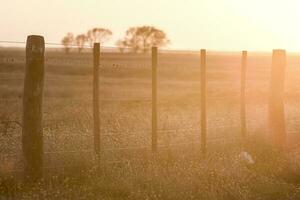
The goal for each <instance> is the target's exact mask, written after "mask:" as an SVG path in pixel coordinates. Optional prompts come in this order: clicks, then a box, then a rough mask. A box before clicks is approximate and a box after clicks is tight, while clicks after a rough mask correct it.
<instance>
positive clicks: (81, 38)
mask: <svg viewBox="0 0 300 200" xmlns="http://www.w3.org/2000/svg"><path fill="white" fill-rule="evenodd" d="M75 40H76V44H77V46H78V52H79V53H81V51H82V49H83V47H84V45H85V43H86V42H87V40H88V38H87V36H86V35H85V34H80V35H77V36H76V38H75Z"/></svg>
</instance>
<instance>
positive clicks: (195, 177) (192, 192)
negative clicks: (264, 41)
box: [1, 139, 300, 200]
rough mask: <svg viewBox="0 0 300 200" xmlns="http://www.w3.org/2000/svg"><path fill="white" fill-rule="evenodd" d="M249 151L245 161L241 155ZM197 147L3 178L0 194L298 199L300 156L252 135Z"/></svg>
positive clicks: (48, 197)
mask: <svg viewBox="0 0 300 200" xmlns="http://www.w3.org/2000/svg"><path fill="white" fill-rule="evenodd" d="M245 149H246V150H247V152H249V153H250V154H251V155H252V157H253V158H254V161H255V163H254V164H248V163H247V162H245V161H243V159H242V158H241V156H240V152H241V150H245ZM245 149H244V148H243V149H241V148H240V147H238V145H228V144H224V145H216V146H213V147H211V149H210V150H211V151H209V152H210V153H209V154H208V155H207V157H206V158H205V159H203V158H201V156H199V153H198V152H197V151H190V150H187V151H185V152H182V151H179V150H178V149H177V150H174V152H173V154H170V153H168V154H166V153H160V154H159V156H158V157H156V158H153V157H148V158H147V159H145V158H144V159H136V160H133V161H131V162H128V163H123V164H117V163H116V164H105V163H102V165H101V166H100V167H99V165H95V166H94V167H93V168H89V169H88V170H84V169H82V168H80V169H79V168H78V169H76V168H72V169H71V170H68V171H67V172H65V173H62V172H61V173H60V175H57V176H52V177H50V178H49V177H48V178H46V180H44V181H41V182H39V183H37V184H35V185H30V186H29V185H26V184H25V185H24V184H22V183H17V182H15V181H14V180H12V179H9V178H7V179H3V180H2V184H1V191H2V192H1V195H2V196H8V197H13V198H15V199H228V200H232V199H265V200H274V199H284V200H286V199H299V198H300V188H299V186H300V173H299V167H300V165H299V164H300V163H299V160H296V159H294V156H295V155H294V154H293V153H290V154H283V153H279V152H277V151H275V150H273V149H272V148H271V147H270V146H268V145H266V144H264V143H262V142H261V141H259V140H257V139H255V140H250V142H249V143H248V144H247V145H246V147H245Z"/></svg>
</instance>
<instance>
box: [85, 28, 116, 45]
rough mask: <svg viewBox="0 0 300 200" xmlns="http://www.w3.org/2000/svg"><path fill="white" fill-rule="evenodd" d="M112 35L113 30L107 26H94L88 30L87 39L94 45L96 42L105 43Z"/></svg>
mask: <svg viewBox="0 0 300 200" xmlns="http://www.w3.org/2000/svg"><path fill="white" fill-rule="evenodd" d="M111 36H112V32H111V31H110V30H109V29H105V28H93V29H91V30H89V31H88V32H87V39H88V41H89V43H90V46H91V47H92V46H93V45H94V43H96V42H99V43H101V44H102V43H105V42H107V41H108V40H109V39H110V38H111Z"/></svg>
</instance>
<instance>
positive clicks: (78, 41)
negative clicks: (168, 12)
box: [61, 26, 170, 53]
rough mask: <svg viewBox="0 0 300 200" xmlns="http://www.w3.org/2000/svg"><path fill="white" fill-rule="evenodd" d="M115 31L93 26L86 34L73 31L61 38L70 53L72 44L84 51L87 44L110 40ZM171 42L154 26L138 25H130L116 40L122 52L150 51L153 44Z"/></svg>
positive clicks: (164, 44) (161, 44)
mask: <svg viewBox="0 0 300 200" xmlns="http://www.w3.org/2000/svg"><path fill="white" fill-rule="evenodd" d="M112 35H113V33H112V31H111V30H109V29H107V28H101V27H98V28H92V29H90V30H88V31H87V33H86V34H79V35H77V36H74V34H73V33H67V34H66V35H65V36H64V37H63V39H62V40H61V43H62V45H63V46H64V49H65V52H66V53H69V52H70V49H71V47H72V46H74V45H75V46H76V47H77V48H78V52H79V53H80V52H82V50H83V48H84V46H85V45H87V44H88V45H89V46H90V47H92V46H93V44H94V43H96V42H99V43H100V44H104V43H106V42H108V41H109V40H110V39H111V37H112ZM169 43H170V40H169V39H168V37H167V35H166V33H165V32H164V31H163V30H160V29H158V28H156V27H154V26H137V27H130V28H129V29H128V30H127V31H126V32H125V36H124V37H123V38H122V39H119V40H117V41H116V43H115V45H116V46H117V47H118V49H119V51H120V52H121V53H123V52H125V51H126V50H127V51H130V52H135V53H138V52H148V51H149V50H150V49H151V47H152V46H157V47H162V46H166V45H167V44H169Z"/></svg>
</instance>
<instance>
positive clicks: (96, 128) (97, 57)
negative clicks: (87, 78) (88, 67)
mask: <svg viewBox="0 0 300 200" xmlns="http://www.w3.org/2000/svg"><path fill="white" fill-rule="evenodd" d="M93 54H94V80H93V84H94V86H93V114H94V148H95V153H96V154H97V155H98V156H99V154H100V115H99V64H100V43H94V49H93Z"/></svg>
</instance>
